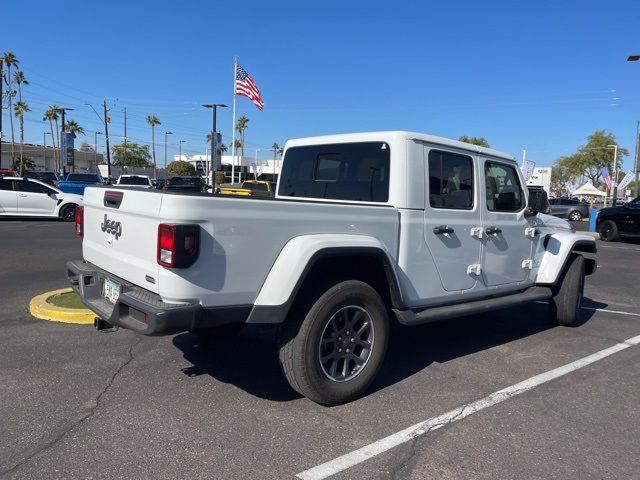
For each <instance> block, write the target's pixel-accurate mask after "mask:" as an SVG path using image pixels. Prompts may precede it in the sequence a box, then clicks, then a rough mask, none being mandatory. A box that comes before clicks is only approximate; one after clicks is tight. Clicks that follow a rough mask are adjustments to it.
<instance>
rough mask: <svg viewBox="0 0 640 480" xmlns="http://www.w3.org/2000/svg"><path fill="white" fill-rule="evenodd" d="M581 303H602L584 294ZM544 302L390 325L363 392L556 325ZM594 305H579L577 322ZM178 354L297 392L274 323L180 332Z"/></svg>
mask: <svg viewBox="0 0 640 480" xmlns="http://www.w3.org/2000/svg"><path fill="white" fill-rule="evenodd" d="M583 306H585V307H588V308H593V309H595V308H605V307H606V306H607V304H604V303H601V302H597V301H594V300H591V299H588V298H585V299H584V303H583ZM548 308H549V307H548V305H544V304H530V305H526V306H522V307H517V308H511V309H507V310H501V311H496V312H492V313H489V314H484V315H474V316H470V317H464V318H460V319H457V320H449V321H445V322H438V323H432V324H426V325H419V326H415V327H405V326H401V325H397V324H396V325H394V326H393V328H392V329H391V335H390V339H389V346H388V349H387V355H386V358H385V361H384V363H383V365H382V368H381V370H380V373H379V374H378V377H377V378H376V380H375V381H374V383H373V384H372V386H371V387H370V388H369V390H368V392H367V393H366V395H371V394H373V393H375V392H377V391H378V390H381V389H384V388H387V387H389V386H391V385H394V384H395V383H398V382H400V381H402V380H404V379H406V378H408V377H410V376H411V375H413V374H415V373H417V372H419V371H421V370H422V369H424V368H426V367H428V366H429V365H430V364H432V363H445V362H448V361H450V360H454V359H456V358H461V357H465V356H467V355H471V354H473V353H476V352H480V351H483V350H487V349H490V348H493V347H496V346H499V345H503V344H507V343H509V342H513V341H516V340H519V339H522V338H526V337H529V336H532V335H535V334H538V333H541V332H543V331H545V330H549V329H552V328H564V327H557V326H556V325H554V324H553V323H552V322H551V321H550V320H549V318H548ZM594 314H595V311H594V310H583V311H582V323H586V322H588V321H589V320H590V319H591V317H593V315H594ZM173 344H174V345H175V346H176V347H177V348H178V349H179V350H181V351H182V353H183V355H184V358H185V359H186V360H187V361H189V362H191V363H192V364H193V366H192V367H188V368H185V369H183V373H184V374H185V375H187V376H190V377H193V376H199V375H211V376H212V377H213V378H215V379H216V380H218V381H220V382H223V383H229V384H232V385H234V386H236V387H238V388H240V389H242V390H244V391H246V392H247V393H249V394H251V395H254V396H256V397H259V398H264V399H267V400H271V401H276V402H287V401H291V400H295V399H298V398H301V397H300V395H299V394H298V393H297V392H295V391H294V390H293V389H292V388H291V387H290V386H289V384H288V383H287V381H286V380H285V378H284V376H283V375H282V373H281V371H280V365H279V362H278V353H277V347H276V329H275V328H265V327H264V326H257V325H249V326H247V327H246V329H245V330H244V331H243V332H242V333H241V334H240V335H239V336H238V337H237V338H236V339H234V340H227V341H222V340H219V341H216V340H206V339H202V338H200V337H198V336H196V335H194V334H192V333H183V334H180V335H177V336H176V337H174V339H173Z"/></svg>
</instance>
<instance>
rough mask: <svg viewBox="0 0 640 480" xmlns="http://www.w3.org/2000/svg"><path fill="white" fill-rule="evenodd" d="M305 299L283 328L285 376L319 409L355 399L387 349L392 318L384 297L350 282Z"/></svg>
mask: <svg viewBox="0 0 640 480" xmlns="http://www.w3.org/2000/svg"><path fill="white" fill-rule="evenodd" d="M302 300H303V301H301V302H300V303H299V307H300V308H298V309H296V310H294V312H292V313H293V315H292V318H289V319H287V322H285V324H284V325H283V327H282V330H281V337H280V351H279V357H280V364H281V366H282V371H283V373H284V375H285V377H286V378H287V380H288V382H289V384H290V385H291V387H292V388H293V389H294V390H296V391H297V392H298V393H301V394H302V395H304V396H305V397H307V398H309V399H310V400H312V401H314V402H316V403H319V404H320V405H326V406H333V405H340V404H342V403H346V402H349V401H351V400H354V399H356V398H357V397H359V396H360V395H362V394H363V393H364V391H365V390H366V389H367V387H368V386H369V385H370V384H371V382H372V381H373V379H374V378H375V377H376V375H377V374H378V371H379V370H380V366H381V364H382V361H383V359H384V355H385V352H386V349H387V341H388V337H389V320H388V316H387V309H386V306H385V304H384V302H383V301H382V298H380V295H378V293H377V292H376V291H375V290H374V289H373V288H371V287H370V286H369V285H368V284H366V283H364V282H361V281H358V280H347V281H341V282H338V283H334V284H333V285H332V286H330V287H329V288H327V289H321V290H320V291H319V292H317V293H316V295H309V296H308V297H307V298H304V299H302ZM309 305H311V308H308V309H307V310H306V311H305V308H306V307H308V306H309ZM296 311H297V312H301V313H300V314H298V315H296V313H295V312H296ZM303 315H304V318H302V317H303ZM296 317H297V318H296ZM301 318H302V320H301V321H300V319H301Z"/></svg>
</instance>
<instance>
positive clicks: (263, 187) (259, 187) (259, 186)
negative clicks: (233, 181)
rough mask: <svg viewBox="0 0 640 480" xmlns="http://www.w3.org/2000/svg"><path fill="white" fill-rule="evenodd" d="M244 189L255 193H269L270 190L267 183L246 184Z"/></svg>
mask: <svg viewBox="0 0 640 480" xmlns="http://www.w3.org/2000/svg"><path fill="white" fill-rule="evenodd" d="M244 188H246V189H249V190H253V191H255V192H268V191H269V189H268V187H267V184H266V183H245V184H244Z"/></svg>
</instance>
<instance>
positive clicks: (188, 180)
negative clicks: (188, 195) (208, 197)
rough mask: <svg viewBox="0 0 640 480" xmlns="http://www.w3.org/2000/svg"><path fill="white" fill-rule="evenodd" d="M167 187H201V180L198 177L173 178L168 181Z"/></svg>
mask: <svg viewBox="0 0 640 480" xmlns="http://www.w3.org/2000/svg"><path fill="white" fill-rule="evenodd" d="M168 185H170V186H173V187H175V186H178V185H197V186H199V187H201V186H202V179H201V178H199V177H173V178H172V179H171V180H169V183H168Z"/></svg>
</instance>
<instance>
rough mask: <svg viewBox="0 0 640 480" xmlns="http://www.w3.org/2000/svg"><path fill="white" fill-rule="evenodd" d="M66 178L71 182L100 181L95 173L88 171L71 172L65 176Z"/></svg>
mask: <svg viewBox="0 0 640 480" xmlns="http://www.w3.org/2000/svg"><path fill="white" fill-rule="evenodd" d="M67 180H70V181H72V182H86V183H98V182H100V178H99V177H98V176H97V175H92V174H89V173H71V174H69V176H68V177H67Z"/></svg>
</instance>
